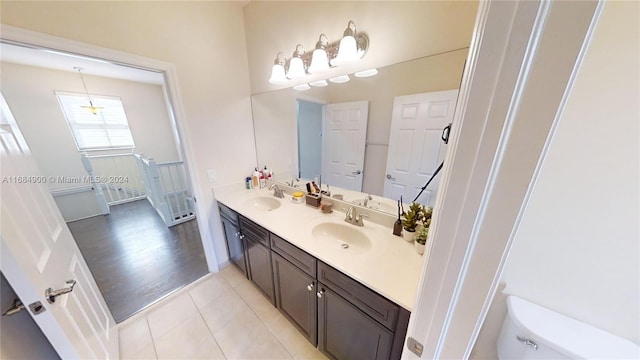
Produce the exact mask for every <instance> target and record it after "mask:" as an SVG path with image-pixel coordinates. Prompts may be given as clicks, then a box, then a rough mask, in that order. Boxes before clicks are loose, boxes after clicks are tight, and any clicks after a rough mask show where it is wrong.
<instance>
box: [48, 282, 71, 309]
mask: <svg viewBox="0 0 640 360" xmlns="http://www.w3.org/2000/svg"><path fill="white" fill-rule="evenodd" d="M66 283H67V284H69V285H71V286H69V287H66V288H62V289H58V290H53V289H52V288H48V289H47V290H45V291H44V296H45V297H46V298H47V301H48V302H49V304H53V303H54V302H56V298H57V297H58V296H60V295H64V294H67V293H70V292H72V291H73V287H74V286H76V281H75V280H67V281H66Z"/></svg>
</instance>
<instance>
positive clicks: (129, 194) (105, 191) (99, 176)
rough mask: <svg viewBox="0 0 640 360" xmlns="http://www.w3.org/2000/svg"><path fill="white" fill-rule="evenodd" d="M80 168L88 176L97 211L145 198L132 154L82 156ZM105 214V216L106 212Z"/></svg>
mask: <svg viewBox="0 0 640 360" xmlns="http://www.w3.org/2000/svg"><path fill="white" fill-rule="evenodd" d="M82 164H83V166H84V168H85V170H86V171H87V173H88V174H89V180H90V182H91V184H92V186H93V188H94V190H95V192H96V197H97V199H98V203H99V204H100V207H101V209H103V208H104V207H105V206H107V207H108V206H112V205H118V204H123V203H126V202H130V201H136V200H140V199H144V198H145V197H146V193H145V187H144V183H143V181H142V178H141V176H140V175H141V174H140V171H139V169H138V167H137V166H136V160H135V158H134V155H133V153H124V154H109V155H89V154H83V155H82ZM105 203H106V205H105ZM106 213H109V211H108V209H107V211H106Z"/></svg>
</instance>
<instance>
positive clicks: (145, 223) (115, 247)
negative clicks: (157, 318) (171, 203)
mask: <svg viewBox="0 0 640 360" xmlns="http://www.w3.org/2000/svg"><path fill="white" fill-rule="evenodd" d="M68 225H69V229H70V230H71V233H72V234H73V236H74V237H75V239H76V242H77V244H78V247H79V248H80V251H81V252H82V255H83V256H84V258H85V260H86V262H87V264H88V265H89V269H90V270H91V273H92V274H93V277H94V278H95V279H96V282H97V283H98V287H99V288H100V291H101V292H102V295H103V296H104V298H105V300H106V302H107V305H108V306H109V309H110V310H111V313H112V314H113V318H114V319H115V320H116V322H121V321H123V320H124V319H126V318H128V317H129V316H131V315H133V314H135V313H136V312H138V311H140V310H142V309H143V308H144V307H145V306H147V305H149V304H151V303H153V302H154V301H156V300H158V299H160V298H162V297H163V296H164V295H166V294H168V293H170V292H172V291H173V290H175V289H178V288H180V287H182V286H184V285H186V284H189V283H191V282H192V281H194V280H196V279H198V278H200V277H201V276H203V275H205V274H206V273H208V269H207V262H206V260H205V256H204V251H203V249H202V241H201V240H200V233H199V231H198V224H197V219H195V220H190V221H187V222H185V223H182V224H179V225H176V226H173V227H171V228H167V227H166V226H165V225H164V223H163V222H162V219H160V216H159V215H158V214H157V213H156V212H155V210H154V209H153V207H152V206H151V205H150V204H149V203H148V202H147V200H138V201H134V202H130V203H126V204H122V205H117V206H113V207H111V214H110V215H104V216H103V215H100V216H95V217H92V218H89V219H84V220H78V221H73V222H70V223H68Z"/></svg>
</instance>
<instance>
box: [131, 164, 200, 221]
mask: <svg viewBox="0 0 640 360" xmlns="http://www.w3.org/2000/svg"><path fill="white" fill-rule="evenodd" d="M134 156H135V158H136V161H137V163H138V167H139V168H140V172H141V174H142V177H143V180H144V183H145V185H146V187H147V199H148V200H149V202H150V203H151V204H152V205H153V207H154V208H155V209H156V211H157V212H158V214H159V215H160V217H161V218H162V220H163V221H164V223H165V224H166V225H167V226H173V225H177V224H179V223H182V222H185V221H188V220H191V219H194V218H195V206H194V203H193V197H192V196H191V192H190V191H189V187H188V182H187V179H186V172H185V168H184V162H182V161H174V162H167V163H160V164H158V163H156V162H155V160H153V158H145V157H144V156H143V155H142V154H135V155H134Z"/></svg>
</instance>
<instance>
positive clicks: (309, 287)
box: [307, 283, 313, 291]
mask: <svg viewBox="0 0 640 360" xmlns="http://www.w3.org/2000/svg"><path fill="white" fill-rule="evenodd" d="M307 290H309V291H313V283H311V284H309V285H307Z"/></svg>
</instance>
